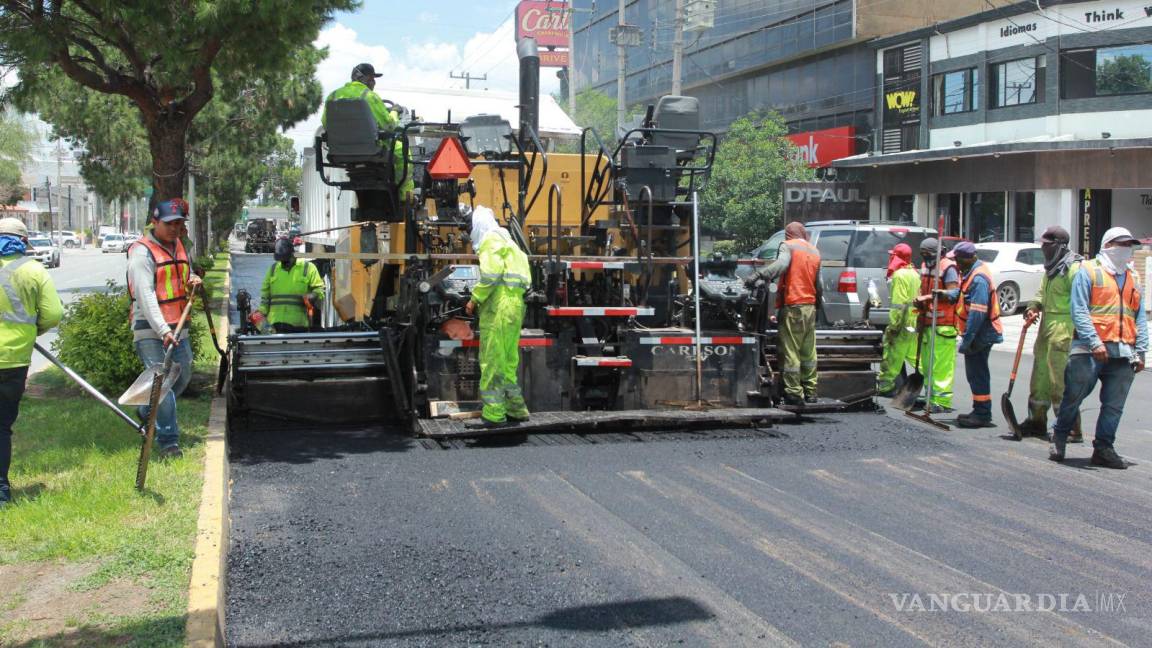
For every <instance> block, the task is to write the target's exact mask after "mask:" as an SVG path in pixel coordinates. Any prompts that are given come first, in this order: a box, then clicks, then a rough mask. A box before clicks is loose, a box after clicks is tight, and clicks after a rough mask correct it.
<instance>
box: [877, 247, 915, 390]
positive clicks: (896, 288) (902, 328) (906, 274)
mask: <svg viewBox="0 0 1152 648" xmlns="http://www.w3.org/2000/svg"><path fill="white" fill-rule="evenodd" d="M919 291H920V274H919V273H918V272H916V268H915V266H913V265H912V248H911V246H909V245H908V244H907V243H900V244H899V245H897V246H896V247H894V248H892V249H891V250H889V251H888V297H889V301H890V303H891V306H890V309H889V311H888V327H887V328H886V329H884V344H883V347H884V359H883V361H882V362H881V364H880V375H879V377H878V379H877V383H876V391H877V393H878V394H879V395H881V396H891V395H892V392H893V391H895V389H896V376H897V375H899V374H900V370H901V369H903V368H904V361H905V359H910V360H912V361H913V362H915V345H916V311H915V309H914V308H913V303H914V301H915V299H916V295H917V293H918V292H919ZM910 356H911V357H910Z"/></svg>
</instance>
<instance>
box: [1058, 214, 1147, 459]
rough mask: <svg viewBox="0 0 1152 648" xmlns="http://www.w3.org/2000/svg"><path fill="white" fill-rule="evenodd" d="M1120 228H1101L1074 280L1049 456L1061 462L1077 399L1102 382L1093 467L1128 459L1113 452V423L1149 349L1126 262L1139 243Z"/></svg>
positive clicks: (1139, 296)
mask: <svg viewBox="0 0 1152 648" xmlns="http://www.w3.org/2000/svg"><path fill="white" fill-rule="evenodd" d="M1139 244H1140V242H1139V241H1138V240H1136V239H1135V238H1134V237H1133V236H1132V233H1131V232H1129V231H1128V230H1127V229H1125V228H1123V227H1113V228H1112V229H1110V230H1108V231H1107V232H1104V237H1103V239H1101V242H1100V253H1099V254H1098V255H1096V258H1095V259H1093V260H1092V261H1086V262H1084V263H1083V264H1081V267H1080V271H1079V272H1077V273H1076V277H1075V278H1074V279H1072V295H1071V310H1072V323H1073V325H1074V326H1075V327H1076V333H1075V335H1074V336H1073V338H1072V346H1071V348H1070V349H1069V351H1068V366H1067V367H1065V368H1064V397H1063V398H1062V399H1061V400H1060V412H1059V413H1058V414H1057V416H1056V425H1054V426H1053V427H1052V445H1051V446H1050V448H1049V450H1048V458H1049V459H1051V460H1052V461H1057V462H1062V461H1064V449H1065V444H1067V442H1068V433H1069V432H1071V431H1072V427H1073V425H1074V424H1075V423H1076V417H1077V415H1078V414H1079V412H1080V404H1081V403H1083V402H1084V399H1085V398H1087V397H1088V395H1089V394H1091V393H1092V390H1093V389H1094V388H1095V387H1096V381H1097V380H1099V381H1100V416H1099V417H1098V418H1097V419H1096V438H1095V440H1093V442H1092V446H1093V450H1092V459H1091V463H1092V465H1093V466H1103V467H1105V468H1117V469H1124V468H1127V467H1128V463H1127V462H1126V461H1124V458H1123V457H1121V456H1120V455H1118V454H1116V449H1115V447H1114V445H1115V443H1116V428H1118V427H1119V426H1120V417H1121V415H1122V414H1123V413H1124V403H1125V402H1126V401H1127V400H1128V390H1129V389H1130V388H1131V387H1132V380H1133V379H1134V378H1135V376H1136V374H1137V373H1138V372H1140V371H1143V370H1144V355H1145V353H1147V352H1148V319H1147V316H1146V315H1145V314H1144V304H1143V303H1142V295H1143V290H1142V289H1141V286H1140V282H1139V279H1138V278H1137V276H1136V273H1134V272H1132V268H1131V266H1129V263H1130V262H1131V261H1132V248H1133V247H1135V246H1136V245H1139Z"/></svg>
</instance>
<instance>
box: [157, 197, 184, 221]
mask: <svg viewBox="0 0 1152 648" xmlns="http://www.w3.org/2000/svg"><path fill="white" fill-rule="evenodd" d="M152 218H155V219H158V220H160V221H162V222H164V223H171V222H172V221H174V220H183V219H185V218H188V203H186V202H184V199H183V198H173V199H172V200H165V201H164V202H162V203H160V204H159V205H156V209H154V210H152Z"/></svg>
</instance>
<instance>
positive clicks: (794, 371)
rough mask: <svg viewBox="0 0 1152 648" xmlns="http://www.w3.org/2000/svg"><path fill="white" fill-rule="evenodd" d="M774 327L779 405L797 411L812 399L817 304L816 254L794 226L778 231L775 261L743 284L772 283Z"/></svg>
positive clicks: (801, 227)
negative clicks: (781, 236) (775, 284)
mask: <svg viewBox="0 0 1152 648" xmlns="http://www.w3.org/2000/svg"><path fill="white" fill-rule="evenodd" d="M777 278H780V286H779V288H778V289H777V291H776V308H777V310H776V319H777V321H778V322H779V324H778V326H779V330H778V336H779V343H778V345H779V347H778V348H779V350H780V372H781V373H782V374H783V376H784V402H785V403H786V404H788V405H798V406H803V405H804V404H806V403H807V404H811V403H815V402H816V401H817V399H816V305H817V304H818V303H820V299H821V294H820V252H819V251H817V249H816V246H815V245H812V244H811V243H809V242H808V230H806V229H805V228H804V225H803V224H801V223H798V222H791V223H788V225H787V226H786V227H785V228H784V242H783V243H782V244H780V251H779V253H778V255H777V257H776V260H775V261H773V262H772V264H771V265H769V266H768V267H767V268H764V269H763V270H758V271H756V272H755V273H753V274H752V276H750V277H749V278H748V279H747V280H746V281H747V282H748V283H752V284H755V282H757V281H761V280H762V281H769V282H771V281H775V280H776V279H777Z"/></svg>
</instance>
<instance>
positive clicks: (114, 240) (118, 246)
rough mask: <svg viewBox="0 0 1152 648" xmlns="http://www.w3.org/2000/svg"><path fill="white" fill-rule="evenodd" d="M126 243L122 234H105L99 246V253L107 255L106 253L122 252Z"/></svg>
mask: <svg viewBox="0 0 1152 648" xmlns="http://www.w3.org/2000/svg"><path fill="white" fill-rule="evenodd" d="M127 244H128V241H127V240H126V239H125V238H124V235H123V234H105V235H104V241H103V242H102V243H101V244H100V252H101V253H103V254H107V253H108V252H123V251H124V249H125V246H127Z"/></svg>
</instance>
